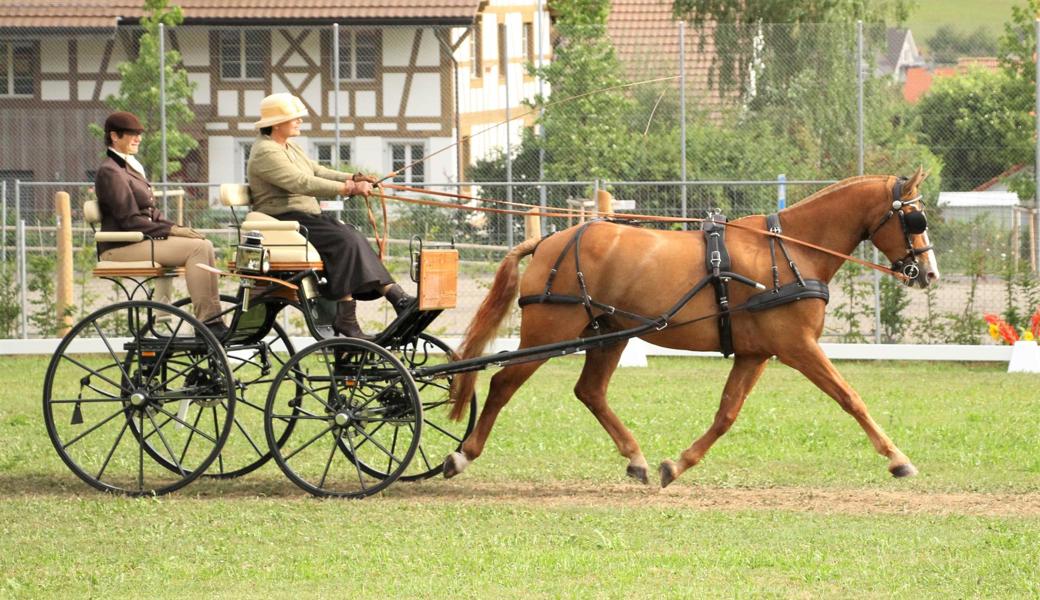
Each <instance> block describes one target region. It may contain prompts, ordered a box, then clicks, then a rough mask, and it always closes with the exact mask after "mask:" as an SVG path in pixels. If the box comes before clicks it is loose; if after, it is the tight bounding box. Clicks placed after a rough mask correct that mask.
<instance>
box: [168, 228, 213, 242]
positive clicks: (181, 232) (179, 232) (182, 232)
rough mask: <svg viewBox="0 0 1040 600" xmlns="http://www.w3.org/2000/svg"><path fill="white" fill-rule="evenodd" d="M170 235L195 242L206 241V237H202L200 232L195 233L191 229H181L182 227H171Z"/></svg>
mask: <svg viewBox="0 0 1040 600" xmlns="http://www.w3.org/2000/svg"><path fill="white" fill-rule="evenodd" d="M170 235H172V236H174V237H183V238H191V239H193V240H204V239H206V236H204V235H202V234H201V233H199V232H198V231H195V230H194V229H192V228H191V227H181V226H180V225H174V226H173V227H170Z"/></svg>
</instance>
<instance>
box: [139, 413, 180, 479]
mask: <svg viewBox="0 0 1040 600" xmlns="http://www.w3.org/2000/svg"><path fill="white" fill-rule="evenodd" d="M144 412H147V411H144ZM148 421H149V422H150V423H151V424H152V427H154V428H155V432H156V433H158V434H159V440H160V441H162V443H163V446H165V447H166V452H168V453H169V455H170V458H172V459H173V464H174V465H176V466H177V471H179V472H180V474H181V477H184V476H186V475H187V474H186V473H185V472H184V468H183V467H181V463H180V462H179V461H178V460H177V455H176V454H174V453H173V448H171V447H170V443H169V442H167V441H166V436H165V435H163V432H162V431H161V430H160V429H159V426H158V425H156V423H155V417H153V416H152V415H148ZM166 422H167V423H169V422H170V421H169V420H167V421H166ZM143 424H144V422H143V421H142V426H143ZM142 433H143V430H142ZM143 442H144V440H142V446H143V445H144V444H143Z"/></svg>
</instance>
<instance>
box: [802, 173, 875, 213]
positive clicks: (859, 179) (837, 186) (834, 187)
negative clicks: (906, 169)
mask: <svg viewBox="0 0 1040 600" xmlns="http://www.w3.org/2000/svg"><path fill="white" fill-rule="evenodd" d="M874 179H888V176H887V175H858V176H856V177H849V178H848V179H842V180H841V181H838V182H836V183H832V184H830V185H828V186H827V187H825V188H823V189H822V190H819V191H816V192H813V193H812V194H810V195H809V196H808V197H806V198H805V199H803V200H801V201H799V202H798V203H796V204H794V206H792V208H794V207H795V206H802V205H804V204H808V203H810V202H812V201H813V200H817V199H819V198H822V197H823V196H828V195H830V194H831V193H833V192H837V191H838V190H843V189H845V188H847V187H851V186H854V185H858V184H860V183H863V182H865V181H869V180H874Z"/></svg>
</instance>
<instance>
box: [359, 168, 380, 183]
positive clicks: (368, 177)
mask: <svg viewBox="0 0 1040 600" xmlns="http://www.w3.org/2000/svg"><path fill="white" fill-rule="evenodd" d="M352 179H353V180H354V183H358V182H361V181H367V182H368V183H371V184H372V185H376V184H377V183H379V180H378V179H376V178H375V177H373V176H372V175H365V174H364V173H362V172H361V171H358V172H357V173H354V176H353V178H352Z"/></svg>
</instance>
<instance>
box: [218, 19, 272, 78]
mask: <svg viewBox="0 0 1040 600" xmlns="http://www.w3.org/2000/svg"><path fill="white" fill-rule="evenodd" d="M262 36H263V32H260V31H249V30H245V29H239V30H235V31H221V32H220V78H221V79H263V78H264V64H265V63H266V62H267V61H266V58H267V57H266V56H265V54H266V52H265V50H264V46H265V45H264V43H263V41H264V40H263V37H262Z"/></svg>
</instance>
